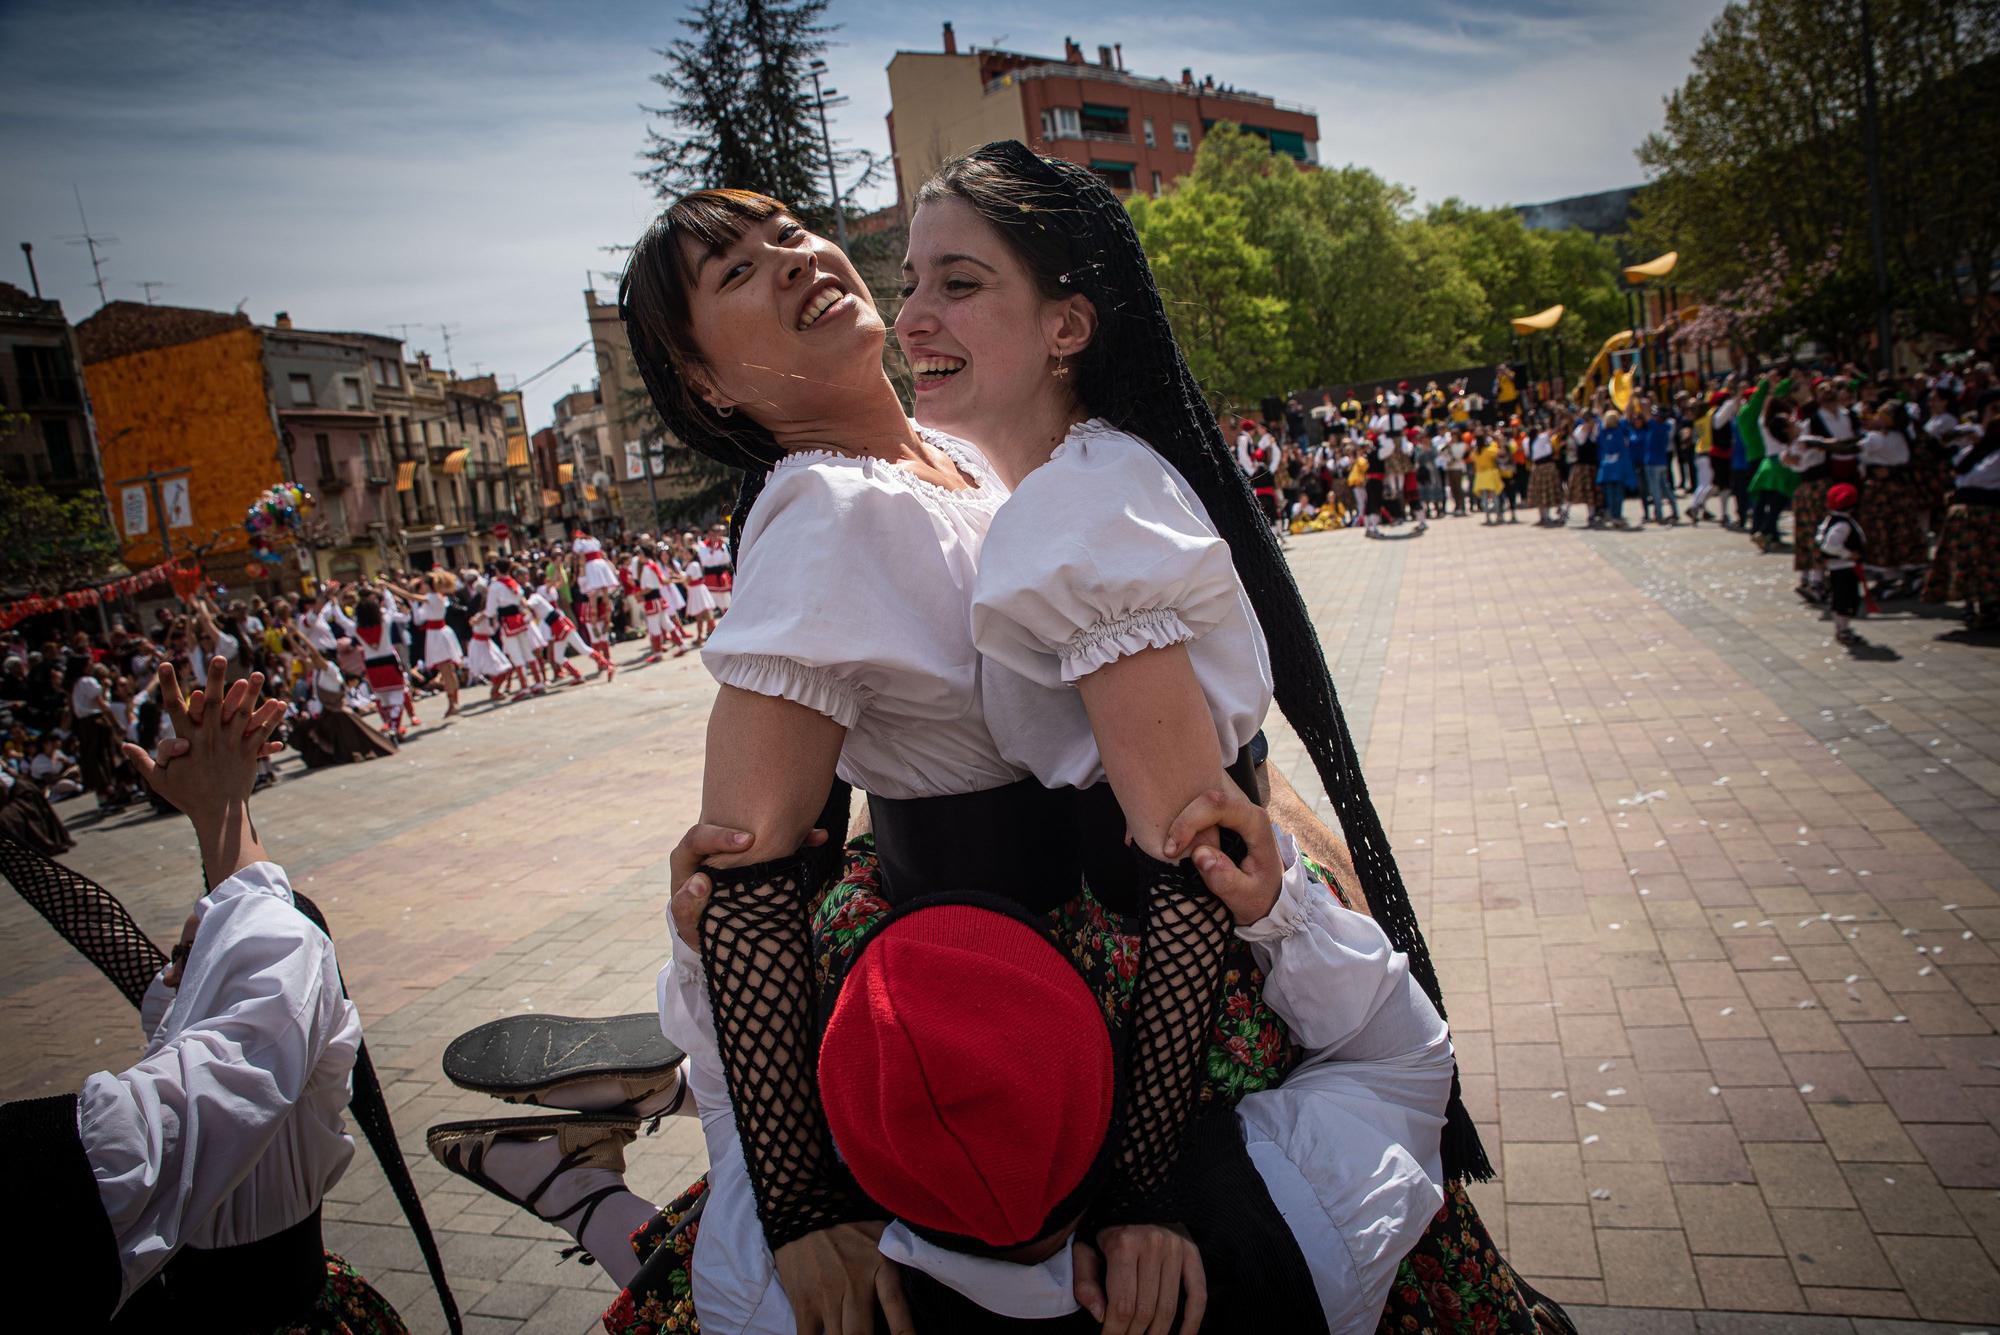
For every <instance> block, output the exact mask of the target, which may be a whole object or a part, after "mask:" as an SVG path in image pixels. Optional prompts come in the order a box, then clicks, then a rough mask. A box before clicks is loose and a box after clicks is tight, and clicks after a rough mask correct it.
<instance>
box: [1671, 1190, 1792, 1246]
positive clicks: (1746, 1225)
mask: <svg viewBox="0 0 2000 1335" xmlns="http://www.w3.org/2000/svg"><path fill="white" fill-rule="evenodd" d="M1674 1201H1675V1203H1676V1204H1677V1205H1678V1207H1679V1209H1680V1215H1681V1219H1682V1220H1683V1222H1684V1223H1685V1225H1686V1228H1687V1237H1688V1246H1689V1248H1690V1249H1691V1250H1693V1251H1694V1252H1695V1253H1697V1254H1701V1255H1714V1256H1779V1255H1782V1254H1783V1248H1781V1247H1780V1246H1779V1245H1778V1233H1777V1230H1776V1229H1775V1228H1773V1227H1772V1225H1771V1212H1770V1210H1769V1208H1767V1207H1766V1205H1765V1204H1764V1196H1763V1193H1762V1192H1760V1191H1758V1190H1757V1188H1756V1187H1754V1186H1750V1185H1747V1184H1734V1185H1726V1186H1708V1185H1702V1184H1699V1183H1685V1184H1676V1185H1675V1187H1674Z"/></svg>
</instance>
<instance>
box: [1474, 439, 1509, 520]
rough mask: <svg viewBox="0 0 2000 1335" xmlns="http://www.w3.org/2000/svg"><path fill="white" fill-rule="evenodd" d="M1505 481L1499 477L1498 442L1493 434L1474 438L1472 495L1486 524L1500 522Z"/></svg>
mask: <svg viewBox="0 0 2000 1335" xmlns="http://www.w3.org/2000/svg"><path fill="white" fill-rule="evenodd" d="M1505 487H1506V483H1504V482H1503V481H1501V478H1500V442H1499V440H1498V439H1497V438H1495V437H1493V436H1487V437H1485V438H1483V439H1480V440H1476V441H1475V442H1474V443H1473V447H1472V495H1473V498H1474V500H1476V501H1477V502H1478V505H1479V509H1480V511H1481V513H1483V514H1484V515H1485V516H1486V518H1485V522H1486V523H1488V524H1497V523H1499V522H1500V493H1501V491H1502V490H1504V489H1505Z"/></svg>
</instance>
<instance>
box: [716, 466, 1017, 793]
mask: <svg viewBox="0 0 2000 1335" xmlns="http://www.w3.org/2000/svg"><path fill="white" fill-rule="evenodd" d="M924 436H925V439H926V440H927V441H929V442H930V443H931V444H933V445H934V446H936V447H937V448H939V449H941V450H942V451H944V453H946V454H947V455H949V456H950V457H951V458H952V460H953V461H954V462H955V463H957V464H958V466H959V468H960V469H961V470H962V471H963V472H964V473H965V474H966V475H967V476H968V477H970V478H972V479H974V480H975V481H976V482H977V484H978V485H977V486H975V487H969V488H965V489H960V490H952V489H949V488H945V487H940V486H937V485H934V484H932V483H929V482H926V481H924V480H923V479H921V478H918V477H915V476H914V475H912V474H911V473H910V472H909V471H908V470H907V469H904V468H900V467H897V466H896V465H894V464H891V463H888V462H886V461H884V460H881V459H857V458H853V457H851V456H847V455H839V454H834V453H831V452H829V451H817V450H815V451H800V452H797V453H794V454H791V455H788V456H786V458H785V459H784V460H782V461H781V462H780V463H779V464H778V466H777V467H776V468H774V469H773V470H772V472H771V477H770V480H769V481H768V482H767V483H766V484H765V486H764V491H763V494H762V495H761V496H759V497H758V499H757V504H756V507H755V508H754V509H752V510H751V512H750V517H749V519H748V521H747V522H746V523H745V524H744V530H743V541H742V546H741V550H740V551H739V553H738V556H737V563H736V580H735V590H734V596H733V597H732V599H731V601H730V607H729V613H728V615H727V616H725V617H723V618H722V620H721V622H720V623H719V624H718V625H717V627H716V630H715V633H714V634H713V635H711V636H710V637H709V640H708V644H707V646H706V647H705V648H704V649H703V650H702V663H703V665H704V666H706V667H707V668H708V670H709V672H710V673H711V674H712V675H713V676H714V677H715V679H716V680H717V681H718V682H721V683H722V684H723V685H725V686H734V687H737V688H739V689H741V690H746V691H753V692H755V693H757V694H759V695H769V696H776V697H779V698H781V699H786V700H790V701H793V702H794V703H796V704H801V705H804V706H805V707H806V708H808V709H812V710H815V711H817V712H819V713H821V714H824V715H826V716H827V717H828V718H830V719H832V720H833V721H834V722H836V723H838V724H840V725H841V726H842V727H843V728H845V729H847V737H846V739H845V741H844V743H843V745H842V747H841V754H840V763H839V767H838V768H839V773H840V777H841V778H843V779H846V780H847V781H848V782H849V783H852V784H854V785H856V786H857V787H860V788H863V789H865V790H866V791H868V792H870V793H876V794H879V795H881V796H883V797H934V796H938V795H940V794H947V793H969V792H978V791H980V790H983V789H987V788H996V787H1000V786H1001V785H1004V784H1008V783H1012V782H1014V781H1015V780H1017V779H1020V778H1022V777H1023V776H1024V773H1025V771H1023V770H1020V769H1017V768H1015V767H1013V766H1011V765H1009V764H1007V763H1006V762H1005V761H1004V760H1002V759H1001V757H1000V754H999V750H998V748H997V747H996V746H995V745H994V742H993V738H992V735H991V734H990V733H989V732H988V731H987V727H986V722H985V718H984V714H983V710H982V706H981V700H980V694H979V671H980V663H979V655H978V653H977V652H976V651H975V650H974V649H973V647H972V636H971V633H970V631H969V629H968V628H969V626H970V618H971V611H970V607H971V600H972V587H973V577H974V574H975V572H976V570H977V566H978V561H979V557H980V550H981V547H982V545H983V544H984V542H985V539H986V533H987V529H988V526H989V525H990V524H991V523H992V522H993V517H994V515H995V514H996V513H997V512H998V511H999V509H1000V504H1001V502H1002V501H1003V500H1004V499H1005V491H1004V489H1003V487H1002V485H1001V483H1000V482H999V480H998V479H997V478H995V477H994V476H993V475H992V474H991V473H990V472H989V471H988V470H987V468H986V466H985V463H984V461H983V460H982V459H980V457H979V455H978V454H977V452H976V451H974V450H973V449H972V448H971V447H970V446H968V445H966V444H965V443H964V442H962V441H958V440H955V439H953V438H952V437H949V436H945V435H943V434H941V433H938V432H933V431H929V430H927V429H926V430H925V431H924Z"/></svg>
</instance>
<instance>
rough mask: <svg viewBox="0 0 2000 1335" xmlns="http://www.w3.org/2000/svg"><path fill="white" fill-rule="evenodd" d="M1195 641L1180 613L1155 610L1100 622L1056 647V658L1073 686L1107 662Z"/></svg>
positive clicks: (1172, 610)
mask: <svg viewBox="0 0 2000 1335" xmlns="http://www.w3.org/2000/svg"><path fill="white" fill-rule="evenodd" d="M1195 638H1196V637H1195V633H1194V632H1193V631H1192V630H1190V629H1188V624H1187V623H1186V622H1185V621H1183V620H1181V614H1180V612H1179V610H1177V609H1175V608H1172V607H1153V608H1148V609H1146V610H1145V611H1143V612H1131V613H1128V614H1126V615H1125V616H1122V617H1117V618H1114V619H1112V620H1109V621H1100V622H1098V623H1097V624H1096V625H1094V626H1090V627H1088V628H1087V629H1084V630H1080V631H1078V632H1076V633H1075V634H1074V635H1072V636H1070V637H1069V641H1068V642H1067V643H1065V644H1060V645H1057V646H1056V656H1057V657H1058V658H1060V659H1061V660H1062V677H1063V684H1064V685H1066V686H1074V685H1076V683H1077V682H1078V680H1080V679H1081V678H1084V677H1087V676H1089V675H1090V674H1091V673H1093V672H1095V671H1097V669H1099V668H1101V667H1103V666H1104V665H1105V664H1107V663H1115V662H1117V661H1118V660H1119V659H1121V658H1127V657H1130V656H1131V655H1133V654H1136V653H1139V652H1141V651H1142V650H1146V649H1165V648H1167V647H1169V646H1170V645H1176V644H1186V643H1188V642H1189V641H1191V640H1193V639H1195Z"/></svg>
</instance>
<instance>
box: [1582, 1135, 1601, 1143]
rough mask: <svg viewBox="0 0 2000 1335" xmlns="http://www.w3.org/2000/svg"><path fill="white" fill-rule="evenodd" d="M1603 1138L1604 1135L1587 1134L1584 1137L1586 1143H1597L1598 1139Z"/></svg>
mask: <svg viewBox="0 0 2000 1335" xmlns="http://www.w3.org/2000/svg"><path fill="white" fill-rule="evenodd" d="M1602 1139H1604V1137H1602V1136H1585V1137H1584V1138H1583V1143H1584V1144H1586V1145H1595V1144H1596V1143H1597V1142H1598V1141H1600V1140H1602Z"/></svg>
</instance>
